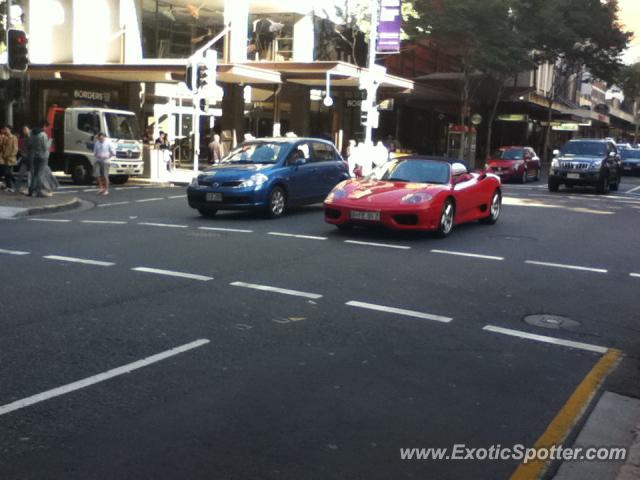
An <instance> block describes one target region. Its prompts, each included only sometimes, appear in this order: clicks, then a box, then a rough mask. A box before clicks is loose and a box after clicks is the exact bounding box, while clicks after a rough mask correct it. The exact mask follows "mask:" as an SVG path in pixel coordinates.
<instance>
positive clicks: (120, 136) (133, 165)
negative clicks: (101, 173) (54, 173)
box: [47, 107, 144, 184]
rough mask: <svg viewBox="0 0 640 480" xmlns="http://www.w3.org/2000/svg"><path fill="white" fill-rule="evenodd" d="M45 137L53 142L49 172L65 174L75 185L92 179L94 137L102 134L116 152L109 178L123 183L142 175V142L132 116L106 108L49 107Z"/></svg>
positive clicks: (128, 113) (123, 111)
mask: <svg viewBox="0 0 640 480" xmlns="http://www.w3.org/2000/svg"><path fill="white" fill-rule="evenodd" d="M48 121H49V125H50V126H49V131H48V132H47V133H48V134H49V137H50V138H52V139H53V143H52V147H51V157H50V162H49V163H50V165H51V169H52V170H62V171H64V172H65V173H68V174H70V175H71V177H72V178H73V181H74V182H75V183H77V184H83V183H89V182H91V181H92V180H93V167H94V165H95V161H96V159H95V157H94V155H93V147H94V144H95V141H96V136H97V134H98V133H99V132H104V133H105V134H106V135H107V138H109V140H110V141H111V142H112V143H113V146H114V147H115V149H116V158H114V159H113V160H112V161H111V168H110V170H109V177H110V179H111V181H112V182H113V183H125V182H126V181H127V180H128V179H129V177H130V176H134V175H142V173H143V168H144V163H143V160H142V142H141V136H140V134H139V131H138V123H137V119H136V117H135V114H134V113H132V112H128V111H125V110H114V109H108V108H92V107H73V108H60V107H52V108H51V109H50V110H49V114H48Z"/></svg>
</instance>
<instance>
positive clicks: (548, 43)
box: [516, 0, 631, 160]
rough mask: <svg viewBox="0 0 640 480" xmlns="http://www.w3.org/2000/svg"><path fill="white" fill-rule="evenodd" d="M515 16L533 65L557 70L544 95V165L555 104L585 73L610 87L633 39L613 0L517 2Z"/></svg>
mask: <svg viewBox="0 0 640 480" xmlns="http://www.w3.org/2000/svg"><path fill="white" fill-rule="evenodd" d="M516 15H517V16H518V18H519V19H520V21H519V22H518V23H519V28H520V31H521V32H522V33H523V34H524V35H525V36H526V38H528V39H529V41H530V46H531V49H532V51H533V52H534V54H535V60H536V62H537V63H538V64H539V65H543V64H549V65H552V66H554V67H555V68H553V71H552V79H551V82H550V85H549V88H548V90H547V92H546V102H547V107H548V115H547V120H548V122H547V128H546V130H545V140H544V156H545V159H546V160H548V159H549V142H550V134H551V120H552V118H553V104H554V103H555V101H556V100H557V98H558V97H559V96H560V95H561V94H562V92H563V91H564V90H565V89H566V88H567V85H568V84H569V82H571V81H572V79H574V78H575V76H576V75H577V74H579V73H580V72H582V71H583V70H585V69H586V70H588V71H589V72H590V73H591V74H592V75H593V76H594V77H596V78H599V79H601V80H604V81H607V82H611V81H613V80H614V79H615V78H616V75H617V73H618V71H619V69H620V67H621V65H622V63H621V60H620V56H621V54H622V52H623V51H624V50H625V49H626V48H627V46H628V42H629V39H630V37H631V34H629V33H627V32H624V31H623V30H622V27H621V25H620V23H619V21H618V1H617V0H518V1H517V3H516Z"/></svg>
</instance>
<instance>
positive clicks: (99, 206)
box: [98, 202, 130, 208]
mask: <svg viewBox="0 0 640 480" xmlns="http://www.w3.org/2000/svg"><path fill="white" fill-rule="evenodd" d="M129 203H130V202H113V203H101V204H100V205H98V208H102V207H113V206H116V205H127V204H129Z"/></svg>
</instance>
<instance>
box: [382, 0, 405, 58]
mask: <svg viewBox="0 0 640 480" xmlns="http://www.w3.org/2000/svg"><path fill="white" fill-rule="evenodd" d="M401 29H402V0H381V1H380V21H379V23H378V41H377V47H376V51H377V52H378V53H399V52H400V32H401Z"/></svg>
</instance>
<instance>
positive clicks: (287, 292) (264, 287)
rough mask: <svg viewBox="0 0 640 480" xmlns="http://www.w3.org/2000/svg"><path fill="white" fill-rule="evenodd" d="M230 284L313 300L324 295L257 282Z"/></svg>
mask: <svg viewBox="0 0 640 480" xmlns="http://www.w3.org/2000/svg"><path fill="white" fill-rule="evenodd" d="M230 285H232V286H234V287H243V288H252V289H254V290H262V291H264V292H274V293H282V294H283V295H293V296H295V297H304V298H311V299H313V300H317V299H319V298H322V295H318V294H317V293H308V292H300V291H298V290H289V289H286V288H278V287H269V286H267V285H256V284H255V283H245V282H233V283H231V284H230Z"/></svg>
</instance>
